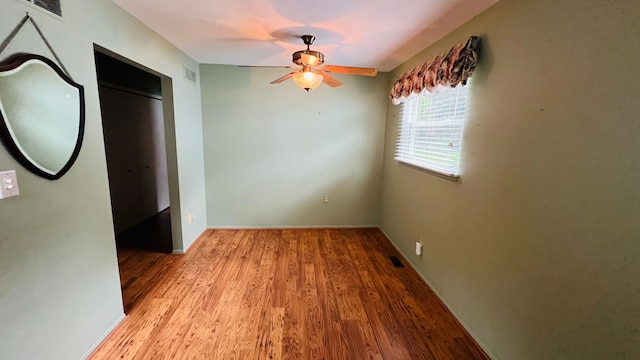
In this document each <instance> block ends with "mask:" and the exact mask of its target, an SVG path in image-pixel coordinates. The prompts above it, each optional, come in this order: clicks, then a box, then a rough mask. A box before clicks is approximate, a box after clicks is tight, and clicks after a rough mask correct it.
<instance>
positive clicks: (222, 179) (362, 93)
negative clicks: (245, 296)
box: [200, 59, 388, 227]
mask: <svg viewBox="0 0 640 360" xmlns="http://www.w3.org/2000/svg"><path fill="white" fill-rule="evenodd" d="M285 60H286V59H285ZM200 71H201V77H202V102H203V110H202V112H203V123H204V138H205V139H206V141H205V144H204V149H205V168H206V183H207V205H208V209H207V211H208V225H209V226H210V227H227V226H230V227H272V226H275V227H283V226H285V227H286V226H293V227H298V226H377V224H378V223H379V218H378V217H379V210H380V205H379V202H380V190H381V179H382V152H383V141H384V123H385V112H386V97H387V86H388V74H380V75H378V77H376V78H367V77H358V76H341V75H336V77H337V78H339V79H340V80H341V81H343V82H344V85H343V86H341V87H338V88H330V87H328V86H326V85H324V84H323V85H321V86H320V87H319V88H317V89H314V90H311V92H309V93H308V94H307V93H306V92H305V91H304V90H302V89H300V88H298V87H296V86H295V84H294V82H293V80H288V81H287V82H285V83H282V84H278V85H270V84H269V82H271V81H272V80H274V79H277V78H278V77H280V76H282V75H284V74H286V73H287V71H288V70H287V69H258V68H240V67H236V66H224V65H201V67H200ZM325 194H327V195H329V203H327V204H325V203H323V195H325Z"/></svg>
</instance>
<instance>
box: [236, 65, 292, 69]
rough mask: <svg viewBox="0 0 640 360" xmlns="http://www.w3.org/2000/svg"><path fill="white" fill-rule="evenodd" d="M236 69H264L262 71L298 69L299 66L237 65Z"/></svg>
mask: <svg viewBox="0 0 640 360" xmlns="http://www.w3.org/2000/svg"><path fill="white" fill-rule="evenodd" d="M238 67H244V68H264V69H298V68H300V66H299V65H284V66H280V65H238Z"/></svg>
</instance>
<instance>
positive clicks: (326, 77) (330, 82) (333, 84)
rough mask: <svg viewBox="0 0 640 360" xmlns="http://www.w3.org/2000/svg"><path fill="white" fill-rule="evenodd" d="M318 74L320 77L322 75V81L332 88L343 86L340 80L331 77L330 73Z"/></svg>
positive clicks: (322, 72)
mask: <svg viewBox="0 0 640 360" xmlns="http://www.w3.org/2000/svg"><path fill="white" fill-rule="evenodd" d="M318 73H319V74H320V75H322V77H323V78H324V79H323V80H322V81H323V82H324V83H325V84H327V85H329V86H331V87H338V86H340V85H342V83H341V82H340V80H338V79H336V78H334V77H333V76H331V75H329V73H328V72H326V71H318Z"/></svg>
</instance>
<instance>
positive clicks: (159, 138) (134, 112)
mask: <svg viewBox="0 0 640 360" xmlns="http://www.w3.org/2000/svg"><path fill="white" fill-rule="evenodd" d="M95 60H96V72H97V77H98V84H99V93H100V108H101V113H102V127H103V135H104V144H105V155H106V160H107V169H108V174H109V188H110V196H111V208H112V212H113V223H114V231H115V234H116V246H117V248H118V250H121V249H122V248H134V249H137V250H143V251H153V252H163V253H170V252H172V250H173V249H174V246H173V237H172V228H171V217H172V214H171V206H170V205H171V201H170V194H169V193H170V187H169V178H170V177H169V167H168V166H167V145H166V134H165V115H164V102H163V89H162V79H161V78H160V77H159V76H157V75H154V74H152V73H150V72H147V71H145V70H144V69H142V68H140V67H137V66H135V65H133V64H131V63H128V62H125V61H122V60H120V59H118V58H115V57H113V56H110V55H109V54H107V53H104V52H101V51H98V49H96V51H95Z"/></svg>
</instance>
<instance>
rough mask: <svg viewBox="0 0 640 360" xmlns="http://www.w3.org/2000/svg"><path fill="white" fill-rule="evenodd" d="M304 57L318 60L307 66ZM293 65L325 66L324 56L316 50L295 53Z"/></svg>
mask: <svg viewBox="0 0 640 360" xmlns="http://www.w3.org/2000/svg"><path fill="white" fill-rule="evenodd" d="M303 55H307V56H312V57H315V58H317V59H318V60H317V61H316V62H314V63H312V64H307V63H305V62H304V57H303ZM292 61H293V63H294V64H296V65H311V66H318V65H322V64H324V54H322V53H321V52H319V51H314V50H300V51H296V52H294V53H293V60H292Z"/></svg>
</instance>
